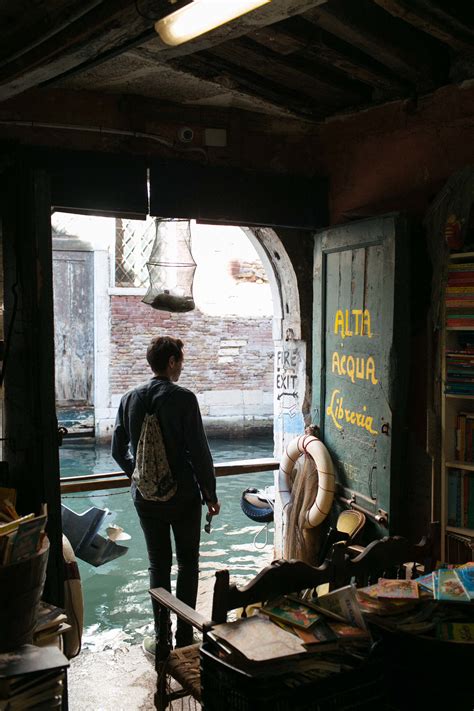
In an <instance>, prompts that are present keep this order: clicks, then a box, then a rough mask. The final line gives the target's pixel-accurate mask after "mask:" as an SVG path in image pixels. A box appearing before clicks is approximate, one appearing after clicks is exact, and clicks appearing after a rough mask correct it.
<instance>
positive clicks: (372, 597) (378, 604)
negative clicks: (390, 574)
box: [357, 563, 474, 643]
mask: <svg viewBox="0 0 474 711" xmlns="http://www.w3.org/2000/svg"><path fill="white" fill-rule="evenodd" d="M357 598H358V601H359V605H360V607H361V610H362V612H363V614H364V616H365V618H366V619H367V620H371V621H372V622H373V623H375V624H378V625H381V626H384V627H388V628H391V629H396V630H397V631H399V632H407V633H411V634H422V635H424V636H431V637H433V638H437V639H441V640H450V641H458V642H465V643H474V606H473V604H472V603H473V601H474V563H466V564H464V565H461V566H458V567H456V568H440V569H439V570H436V571H434V572H433V573H428V574H427V575H424V576H422V577H420V578H417V579H416V580H385V579H382V578H381V579H380V580H379V581H378V583H376V584H375V585H369V586H368V587H365V588H359V589H358V590H357ZM454 603H461V604H460V605H456V604H454Z"/></svg>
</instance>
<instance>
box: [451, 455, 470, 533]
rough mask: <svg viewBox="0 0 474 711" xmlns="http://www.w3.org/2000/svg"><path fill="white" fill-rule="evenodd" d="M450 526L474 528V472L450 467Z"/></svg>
mask: <svg viewBox="0 0 474 711" xmlns="http://www.w3.org/2000/svg"><path fill="white" fill-rule="evenodd" d="M448 526H457V527H459V528H472V529H474V472H471V471H466V470H465V469H452V468H450V469H448Z"/></svg>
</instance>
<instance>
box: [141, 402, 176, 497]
mask: <svg viewBox="0 0 474 711" xmlns="http://www.w3.org/2000/svg"><path fill="white" fill-rule="evenodd" d="M132 479H133V481H134V482H135V483H136V485H137V487H138V490H139V492H140V494H141V495H142V496H143V498H144V499H147V501H168V500H169V499H171V497H172V496H174V495H175V494H176V490H177V488H178V485H177V482H176V479H175V478H174V476H173V473H172V471H171V469H170V465H169V463H168V458H167V456H166V449H165V444H164V441H163V435H162V433H161V428H160V423H159V422H158V418H157V416H156V415H155V414H146V415H145V419H144V420H143V424H142V429H141V432H140V439H139V440H138V446H137V451H136V455H135V469H134V470H133V474H132Z"/></svg>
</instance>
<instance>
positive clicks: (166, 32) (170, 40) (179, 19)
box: [155, 0, 271, 46]
mask: <svg viewBox="0 0 474 711" xmlns="http://www.w3.org/2000/svg"><path fill="white" fill-rule="evenodd" d="M269 2H271V0H193V2H191V3H189V5H185V6H184V7H182V8H180V9H179V10H176V12H173V13H172V14H171V15H168V16H167V17H163V19H161V20H158V22H156V23H155V30H156V31H157V33H158V34H159V35H160V37H161V39H162V40H163V42H164V43H165V44H169V45H172V46H176V45H178V44H182V43H183V42H188V41H189V40H190V39H193V38H194V37H198V36H199V35H202V34H204V33H205V32H209V30H214V29H215V28H216V27H220V26H221V25H224V24H225V23H226V22H230V21H231V20H235V18H236V17H240V15H245V13H247V12H250V11H251V10H255V9H256V8H257V7H260V6H261V5H266V4H267V3H269Z"/></svg>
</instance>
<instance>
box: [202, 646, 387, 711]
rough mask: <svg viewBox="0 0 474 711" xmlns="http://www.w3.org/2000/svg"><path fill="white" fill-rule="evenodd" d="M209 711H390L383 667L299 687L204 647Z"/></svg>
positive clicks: (205, 700)
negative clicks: (244, 667)
mask: <svg viewBox="0 0 474 711" xmlns="http://www.w3.org/2000/svg"><path fill="white" fill-rule="evenodd" d="M201 688H202V706H203V709H204V711H222V708H224V706H225V709H226V711H349V710H351V711H352V710H354V711H365V710H367V711H368V710H369V709H371V710H373V709H374V708H376V709H377V711H380V710H381V709H387V708H389V706H388V704H387V701H386V696H385V689H384V675H383V669H382V665H379V664H372V663H371V664H368V663H367V664H365V665H363V666H361V667H360V668H358V669H355V670H352V671H350V672H342V673H339V674H332V675H331V676H329V677H326V678H324V679H320V680H312V681H309V682H307V683H295V680H294V677H293V679H292V675H291V674H284V673H283V674H278V675H273V676H272V675H268V676H260V675H259V676H253V675H252V674H249V673H247V672H245V671H243V670H242V669H238V668H237V667H233V666H231V665H230V664H228V663H226V662H224V661H222V660H221V659H218V658H217V657H215V656H214V654H213V653H212V646H211V645H209V644H204V645H203V646H202V647H201Z"/></svg>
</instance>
